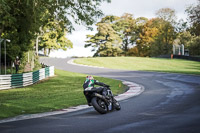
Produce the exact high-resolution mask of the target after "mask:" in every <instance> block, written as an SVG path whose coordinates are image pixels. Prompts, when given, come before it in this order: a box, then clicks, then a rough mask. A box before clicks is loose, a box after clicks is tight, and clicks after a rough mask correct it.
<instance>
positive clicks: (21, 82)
mask: <svg viewBox="0 0 200 133" xmlns="http://www.w3.org/2000/svg"><path fill="white" fill-rule="evenodd" d="M51 76H54V66H50V67H45V68H42V69H40V70H37V71H34V72H29V73H22V74H9V75H0V90H3V89H11V88H18V87H24V86H28V85H32V84H34V83H37V82H38V81H40V80H43V79H45V78H47V77H51Z"/></svg>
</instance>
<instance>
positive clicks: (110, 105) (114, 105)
mask: <svg viewBox="0 0 200 133" xmlns="http://www.w3.org/2000/svg"><path fill="white" fill-rule="evenodd" d="M84 94H85V95H86V96H87V97H88V98H89V103H91V105H92V106H93V107H94V109H95V110H96V111H97V112H99V113H101V114H105V113H107V112H109V111H112V110H114V109H116V110H120V109H121V106H120V104H119V102H118V101H117V100H116V99H115V98H114V96H113V94H112V91H111V90H110V88H109V87H107V95H106V97H105V96H103V95H102V94H101V92H98V91H96V90H85V91H84Z"/></svg>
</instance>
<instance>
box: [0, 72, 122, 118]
mask: <svg viewBox="0 0 200 133" xmlns="http://www.w3.org/2000/svg"><path fill="white" fill-rule="evenodd" d="M55 74H56V76H55V77H53V78H49V79H48V80H46V81H42V82H40V83H39V84H34V85H31V86H28V87H24V88H16V89H10V90H1V91H0V119H4V118H8V117H14V116H17V115H22V114H33V113H40V112H50V111H55V110H59V109H63V108H68V107H71V106H77V105H82V104H86V103H87V102H86V99H85V97H84V95H83V88H82V85H83V82H84V80H85V77H86V75H84V74H78V73H72V72H67V71H62V70H56V71H55ZM95 79H97V80H99V81H100V82H104V83H106V84H109V85H111V89H112V91H113V93H114V94H118V93H122V92H123V91H124V88H125V86H123V85H122V82H121V81H118V80H113V79H108V78H102V77H95Z"/></svg>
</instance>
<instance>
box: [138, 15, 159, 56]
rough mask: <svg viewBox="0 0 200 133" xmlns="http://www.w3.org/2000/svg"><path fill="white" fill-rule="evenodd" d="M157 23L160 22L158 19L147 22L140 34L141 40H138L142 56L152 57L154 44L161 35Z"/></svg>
mask: <svg viewBox="0 0 200 133" xmlns="http://www.w3.org/2000/svg"><path fill="white" fill-rule="evenodd" d="M157 22H159V20H158V19H150V20H149V21H147V22H146V24H145V25H144V26H143V28H142V31H141V32H140V33H139V38H140V39H138V40H137V49H138V52H139V55H140V56H150V49H151V47H152V44H153V43H154V41H155V39H156V37H157V36H158V34H159V29H158V27H157V25H158V24H157Z"/></svg>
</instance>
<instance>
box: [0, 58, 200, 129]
mask: <svg viewBox="0 0 200 133" xmlns="http://www.w3.org/2000/svg"><path fill="white" fill-rule="evenodd" d="M69 60H71V59H70V58H66V59H58V58H42V59H41V62H43V63H45V64H47V65H54V66H55V68H57V69H61V70H66V71H72V72H79V73H86V74H92V75H98V76H103V77H109V78H113V79H119V80H123V81H127V82H132V83H135V84H137V85H139V86H143V87H144V88H145V90H144V91H143V92H142V93H141V94H140V95H137V96H135V97H130V98H128V99H126V100H122V101H120V104H121V108H122V109H121V110H120V111H113V112H110V113H107V114H105V115H101V114H99V113H97V112H96V111H95V110H94V109H93V108H86V109H81V110H78V111H72V112H68V113H63V114H58V115H50V116H44V117H40V118H34V119H27V120H20V121H13V122H6V123H1V124H0V133H10V132H13V133H27V132H28V133H36V132H37V133H38V132H42V133H51V132H52V133H55V132H56V133H57V132H61V133H64V132H65V133H85V132H87V133H93V132H95V133H100V132H101V133H102V132H103V133H122V132H123V133H133V132H134V133H199V132H200V131H199V129H200V123H199V122H200V113H199V112H200V76H194V75H185V74H170V73H157V72H143V71H122V70H113V69H105V68H93V67H87V66H77V65H73V64H69V63H68V61H69ZM133 86H134V85H133Z"/></svg>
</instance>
